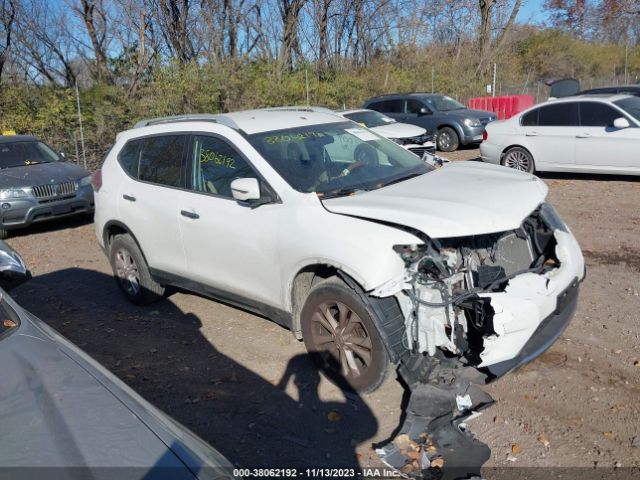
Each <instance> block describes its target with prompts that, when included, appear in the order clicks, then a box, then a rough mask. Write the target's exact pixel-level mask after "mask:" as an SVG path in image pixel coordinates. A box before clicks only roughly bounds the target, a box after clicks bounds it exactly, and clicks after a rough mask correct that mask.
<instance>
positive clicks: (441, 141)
mask: <svg viewBox="0 0 640 480" xmlns="http://www.w3.org/2000/svg"><path fill="white" fill-rule="evenodd" d="M436 142H437V144H438V150H440V151H441V152H453V151H455V150H457V149H458V147H459V146H460V139H459V138H458V134H457V133H456V131H455V130H454V129H453V128H451V127H442V128H441V129H440V130H438V135H437V136H436Z"/></svg>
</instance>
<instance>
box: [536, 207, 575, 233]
mask: <svg viewBox="0 0 640 480" xmlns="http://www.w3.org/2000/svg"><path fill="white" fill-rule="evenodd" d="M540 217H542V220H544V222H545V223H546V224H547V225H548V226H549V228H551V229H552V230H561V231H563V232H566V231H567V230H568V229H567V225H566V224H565V223H564V222H563V221H562V218H560V215H559V214H558V212H557V211H556V209H555V208H553V207H552V206H551V204H549V203H546V202H544V203H543V204H541V205H540Z"/></svg>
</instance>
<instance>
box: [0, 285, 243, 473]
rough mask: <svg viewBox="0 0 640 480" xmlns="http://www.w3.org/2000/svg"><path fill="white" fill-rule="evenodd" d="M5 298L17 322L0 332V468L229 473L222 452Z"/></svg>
mask: <svg viewBox="0 0 640 480" xmlns="http://www.w3.org/2000/svg"><path fill="white" fill-rule="evenodd" d="M0 292H1V293H2V295H3V296H4V297H5V298H6V297H7V296H6V293H4V292H2V291H1V290H0ZM6 300H7V303H8V304H9V305H11V306H12V307H13V308H14V310H16V311H17V312H18V314H19V316H20V317H21V325H20V326H19V327H17V329H16V331H15V332H13V333H12V334H10V335H9V336H8V337H5V338H2V339H0V366H1V368H2V380H1V381H0V399H1V401H0V430H1V431H2V432H3V434H2V435H0V467H2V468H1V469H0V471H1V470H2V469H6V468H8V467H9V468H10V467H67V468H68V467H90V468H92V469H93V468H96V467H107V468H109V467H119V469H118V470H116V471H112V472H111V473H113V474H114V475H112V477H113V478H116V477H117V478H127V479H130V478H131V479H133V478H136V479H138V478H140V479H142V478H145V479H156V478H171V479H187V478H188V479H193V478H194V476H195V477H197V478H201V479H202V478H228V477H227V476H226V475H225V471H226V472H230V470H229V469H230V468H231V466H230V464H229V462H228V461H227V460H225V459H224V457H222V455H220V454H219V453H218V452H216V451H215V450H213V448H211V447H210V446H209V445H207V444H206V443H204V442H203V441H202V440H200V439H199V438H198V437H196V436H195V435H194V434H192V433H191V432H189V431H188V430H186V429H185V428H184V427H181V426H179V425H178V424H177V423H176V422H174V421H173V420H171V419H170V418H169V417H167V416H166V415H164V414H162V413H161V412H160V411H158V410H157V409H155V408H154V407H153V406H152V405H151V404H149V403H148V402H146V401H145V400H143V399H142V398H141V397H139V396H138V395H137V394H136V393H135V392H133V391H132V390H131V389H130V388H129V387H127V386H126V385H125V384H124V383H122V382H121V381H120V380H118V379H117V378H115V376H113V375H112V374H110V373H109V372H108V371H106V370H105V369H104V368H103V367H101V366H100V365H99V364H98V363H97V362H95V361H94V360H93V359H91V358H90V357H89V356H87V355H86V354H85V353H84V352H82V351H81V350H80V349H78V348H77V347H75V346H74V345H73V344H71V343H70V342H69V341H67V340H66V339H64V338H63V337H61V336H60V335H59V334H57V332H55V331H54V330H52V329H51V328H49V327H47V326H46V325H45V324H43V323H42V322H41V321H39V320H38V319H36V318H35V317H33V316H31V315H30V314H28V313H26V312H25V311H24V310H21V309H20V308H19V307H18V306H17V305H15V303H14V302H13V301H11V299H9V298H6ZM122 467H128V468H122ZM223 469H224V470H223ZM100 470H102V469H100ZM102 471H103V472H105V473H107V472H108V471H109V470H106V471H105V470H102ZM18 473H20V470H18ZM108 475H109V474H108V473H107V476H108ZM91 477H93V475H91ZM98 477H100V475H98Z"/></svg>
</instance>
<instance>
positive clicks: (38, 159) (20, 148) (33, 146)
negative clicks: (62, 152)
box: [0, 141, 59, 168]
mask: <svg viewBox="0 0 640 480" xmlns="http://www.w3.org/2000/svg"><path fill="white" fill-rule="evenodd" d="M57 161H59V158H58V155H56V153H55V152H54V151H53V150H52V149H51V148H50V147H49V146H48V145H47V144H45V143H43V142H38V141H25V142H20V141H18V142H6V143H0V168H12V167H24V166H25V165H37V164H38V163H51V162H57Z"/></svg>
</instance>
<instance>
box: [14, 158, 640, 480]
mask: <svg viewBox="0 0 640 480" xmlns="http://www.w3.org/2000/svg"><path fill="white" fill-rule="evenodd" d="M448 156H449V158H452V159H454V160H468V159H475V158H477V156H478V150H477V149H466V150H462V151H459V152H455V153H454V154H451V155H448ZM543 179H544V180H545V182H546V183H547V184H548V185H549V188H550V199H551V201H552V202H553V204H554V205H555V206H556V207H557V209H558V210H559V212H560V213H561V215H562V216H563V217H564V219H565V221H566V222H567V223H568V224H569V226H570V227H571V229H572V231H573V232H574V234H575V235H576V236H577V238H578V240H579V242H580V244H581V246H582V248H583V250H584V253H585V257H586V260H587V265H588V269H589V272H588V276H587V279H586V280H585V282H584V283H583V285H582V289H581V294H580V301H579V307H578V311H577V313H576V316H575V318H574V320H573V322H572V324H571V325H570V326H569V328H568V329H567V331H566V332H565V333H564V335H563V336H562V337H561V338H560V339H559V341H558V342H556V344H555V345H554V346H553V347H552V348H551V349H550V350H549V351H548V352H547V353H546V354H544V355H543V356H542V357H540V358H539V359H537V360H536V361H534V362H533V363H531V364H530V365H528V366H526V367H525V368H523V369H521V370H519V371H517V372H515V373H512V374H510V375H508V376H507V377H505V378H503V379H501V380H499V381H497V382H495V383H493V384H492V385H490V386H488V387H487V391H488V392H489V393H490V394H491V395H492V396H493V397H494V398H495V399H496V403H495V405H493V406H492V407H490V408H489V409H487V410H485V411H484V413H483V415H481V416H480V417H478V418H477V419H475V420H472V422H471V423H470V427H471V429H472V430H473V432H474V433H475V434H476V435H477V436H478V438H479V439H480V440H482V441H483V442H485V443H487V444H488V445H489V446H490V447H491V449H492V456H491V459H490V461H489V462H488V464H487V466H488V467H505V466H506V467H518V466H520V467H525V466H554V467H576V466H581V467H594V466H599V467H614V466H616V465H618V466H624V467H629V466H635V467H640V448H637V447H633V446H632V438H633V437H635V436H639V437H638V438H639V439H640V422H639V420H638V419H639V418H640V403H639V401H638V400H639V399H640V382H639V380H640V342H639V339H640V338H639V337H640V313H639V312H640V296H639V291H640V282H639V279H640V251H639V250H638V245H639V244H640V242H639V232H640V211H639V210H638V205H639V204H640V181H639V180H638V179H637V178H631V177H606V176H601V177H591V176H578V175H574V176H568V175H562V176H560V175H557V176H544V177H543ZM8 242H9V243H10V244H11V245H12V246H13V247H14V248H16V249H17V250H18V251H19V252H20V253H21V254H22V255H23V256H24V258H25V260H26V262H27V263H28V265H29V267H30V268H31V270H32V272H33V274H34V279H33V280H32V281H30V282H28V283H27V284H25V285H23V286H21V287H19V288H17V289H16V290H15V291H14V292H13V293H12V295H13V296H14V297H15V298H16V299H17V300H18V301H19V302H20V303H21V304H22V305H23V306H24V307H25V308H27V309H29V310H30V311H32V312H33V313H35V314H36V315H37V316H39V317H40V318H42V319H43V320H44V321H46V322H47V323H49V324H50V325H51V326H53V327H54V328H56V329H57V330H58V331H60V332H61V333H62V334H63V335H65V336H67V337H68V338H69V339H71V340H72V341H73V342H75V343H76V344H78V345H79V346H80V347H82V348H83V349H84V350H85V351H87V352H88V353H89V354H90V355H92V356H93V357H94V358H96V359H97V360H98V361H100V362H101V363H103V364H104V365H105V366H106V367H107V368H109V369H110V370H111V371H113V372H114V373H115V374H116V375H117V376H119V377H120V378H121V379H122V380H124V381H125V382H126V383H128V384H129V385H130V386H131V387H133V388H134V389H135V390H136V391H138V392H139V393H140V394H141V395H142V396H143V397H145V398H146V399H147V400H149V401H150V402H151V403H153V404H155V405H156V406H158V407H159V408H161V409H162V410H164V411H165V412H167V413H169V414H170V415H172V416H173V417H175V418H176V419H178V420H179V421H181V422H182V423H184V424H185V425H187V426H188V427H189V428H191V429H192V430H193V431H195V432H196V433H198V434H199V435H200V436H202V437H203V438H204V439H205V440H207V441H208V442H210V443H211V444H212V445H213V446H214V447H216V448H217V449H219V450H220V451H221V452H222V453H223V454H224V455H226V456H227V457H228V458H229V459H230V460H231V461H232V462H234V463H235V464H237V465H242V466H301V467H302V466H306V467H308V466H321V465H324V466H340V467H357V466H358V465H361V466H377V465H379V462H378V460H377V459H376V455H375V453H374V451H373V449H372V448H371V445H372V443H375V442H380V441H382V440H384V439H386V438H387V437H388V436H389V435H390V434H391V432H392V431H393V429H394V428H395V427H396V426H397V424H398V419H399V415H400V404H401V400H402V395H403V391H402V388H401V387H400V385H399V384H398V382H397V381H396V380H395V379H393V378H391V379H389V380H388V381H387V382H386V383H385V384H384V385H383V386H382V388H381V389H380V390H378V391H377V392H375V393H374V394H371V395H368V396H366V397H364V398H359V397H357V396H355V395H351V394H349V395H346V396H345V395H344V394H343V393H342V392H341V391H340V390H339V389H338V388H336V387H335V386H333V385H332V384H330V383H329V382H327V381H326V380H325V379H324V378H323V377H321V376H320V375H318V374H317V373H316V372H315V370H314V369H313V367H312V366H311V365H310V363H309V361H308V359H307V357H306V355H305V351H304V346H303V345H302V343H301V342H298V341H296V340H295V339H294V338H293V337H292V335H291V334H290V333H289V332H288V331H286V330H284V329H282V328H280V327H279V326H277V325H275V324H274V323H271V322H269V321H267V320H265V319H263V318H260V317H257V316H255V315H252V314H249V313H246V312H244V311H242V310H238V309H235V308H232V307H229V306H227V305H224V304H221V303H217V302H214V301H211V300H208V299H205V298H202V297H199V296H196V295H191V294H187V293H175V294H174V295H172V296H171V297H169V298H168V299H167V300H165V301H163V302H161V303H159V304H156V305H153V306H151V307H146V308H140V307H135V306H133V305H131V304H129V303H127V302H126V301H125V300H124V298H123V297H122V296H121V294H120V293H119V291H118V290H117V288H116V285H115V283H114V281H113V279H112V278H111V273H110V268H109V265H108V262H107V259H106V258H105V257H104V255H103V254H102V252H101V251H100V249H99V247H98V245H97V243H96V240H95V233H94V229H93V225H90V224H86V223H81V222H80V221H64V222H61V223H56V224H50V225H46V226H40V227H35V228H31V229H28V230H26V231H23V232H20V233H19V234H18V236H16V237H14V238H12V239H10V240H9V241H8ZM547 442H548V443H547ZM638 443H640V440H638ZM636 474H637V472H636Z"/></svg>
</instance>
